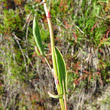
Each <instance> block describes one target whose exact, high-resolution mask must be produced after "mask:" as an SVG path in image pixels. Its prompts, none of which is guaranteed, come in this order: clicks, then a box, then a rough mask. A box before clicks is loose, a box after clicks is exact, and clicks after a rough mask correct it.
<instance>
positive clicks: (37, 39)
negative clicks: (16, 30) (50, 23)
mask: <svg viewBox="0 0 110 110" xmlns="http://www.w3.org/2000/svg"><path fill="white" fill-rule="evenodd" d="M33 36H34V39H35V42H36V45H37V47H38V49H39V51H40V54H41V55H44V48H43V45H42V39H41V35H40V31H39V26H38V22H37V19H36V17H34V20H33Z"/></svg>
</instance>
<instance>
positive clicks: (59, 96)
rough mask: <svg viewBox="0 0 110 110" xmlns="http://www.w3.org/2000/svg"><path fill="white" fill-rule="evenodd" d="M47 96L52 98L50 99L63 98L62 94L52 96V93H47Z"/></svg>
mask: <svg viewBox="0 0 110 110" xmlns="http://www.w3.org/2000/svg"><path fill="white" fill-rule="evenodd" d="M48 94H49V96H50V97H52V98H55V99H56V98H62V97H63V94H61V95H53V94H52V93H50V92H48Z"/></svg>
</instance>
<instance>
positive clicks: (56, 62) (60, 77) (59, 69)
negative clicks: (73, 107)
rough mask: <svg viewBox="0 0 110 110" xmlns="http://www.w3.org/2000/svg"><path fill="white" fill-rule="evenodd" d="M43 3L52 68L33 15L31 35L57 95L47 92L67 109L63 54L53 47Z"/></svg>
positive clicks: (49, 18)
mask: <svg viewBox="0 0 110 110" xmlns="http://www.w3.org/2000/svg"><path fill="white" fill-rule="evenodd" d="M43 3H44V10H45V13H46V17H47V21H48V26H49V31H50V41H51V51H52V63H53V68H52V67H51V66H50V64H49V61H48V59H47V57H46V54H45V52H44V48H43V44H42V40H41V36H40V31H39V27H38V22H37V19H36V17H34V20H33V36H34V38H35V42H36V45H37V49H36V52H37V53H38V54H39V55H42V56H43V57H44V59H45V60H46V62H47V64H48V65H49V68H50V69H51V71H52V73H53V76H54V80H55V84H56V88H57V92H58V95H53V94H51V93H50V92H48V94H49V96H50V97H52V98H59V102H60V106H61V110H67V102H66V93H67V84H66V83H67V79H66V78H67V77H66V65H65V61H64V59H63V56H62V54H61V52H60V51H59V49H58V48H57V47H55V45H54V34H53V30H52V23H51V14H50V11H49V9H48V8H47V5H46V1H45V0H43Z"/></svg>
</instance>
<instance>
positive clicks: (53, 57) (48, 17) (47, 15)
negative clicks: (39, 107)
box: [43, 0, 65, 110]
mask: <svg viewBox="0 0 110 110" xmlns="http://www.w3.org/2000/svg"><path fill="white" fill-rule="evenodd" d="M43 2H44V10H45V13H46V17H47V21H48V26H49V31H50V40H51V49H52V62H53V68H54V74H55V76H56V77H58V73H57V65H56V59H55V44H54V34H53V29H52V23H51V15H50V11H49V10H48V8H47V6H46V1H45V0H43ZM56 86H57V92H58V94H59V95H60V94H61V89H60V86H59V84H57V85H56ZM59 101H60V106H61V109H62V110H65V104H64V100H63V98H60V99H59Z"/></svg>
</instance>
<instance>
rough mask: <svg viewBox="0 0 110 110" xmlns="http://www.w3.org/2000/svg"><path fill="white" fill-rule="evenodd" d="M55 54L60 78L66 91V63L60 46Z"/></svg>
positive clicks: (62, 87)
mask: <svg viewBox="0 0 110 110" xmlns="http://www.w3.org/2000/svg"><path fill="white" fill-rule="evenodd" d="M55 54H56V63H57V70H58V80H59V83H60V87H61V89H62V93H64V91H65V92H66V64H65V61H64V59H63V56H62V54H61V52H60V51H59V49H58V48H55Z"/></svg>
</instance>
